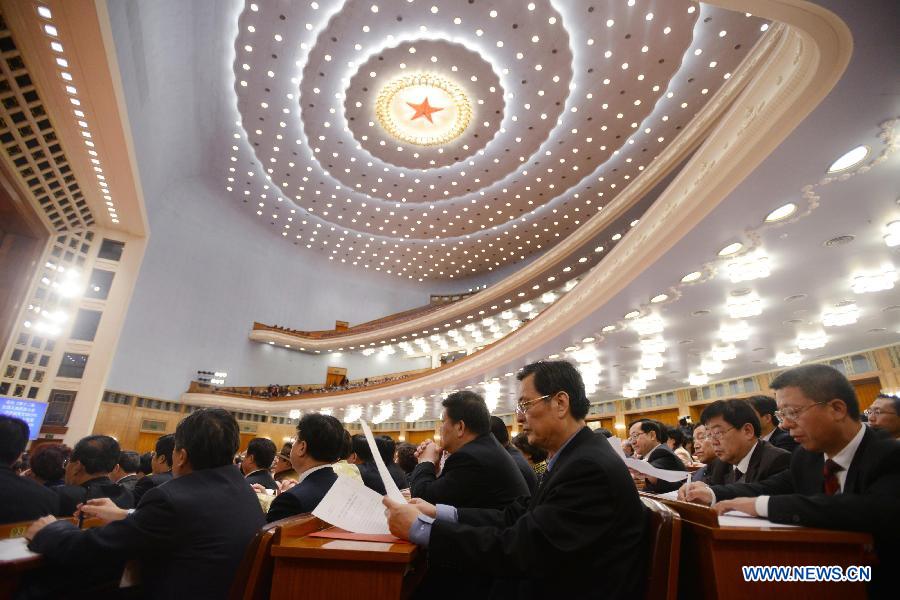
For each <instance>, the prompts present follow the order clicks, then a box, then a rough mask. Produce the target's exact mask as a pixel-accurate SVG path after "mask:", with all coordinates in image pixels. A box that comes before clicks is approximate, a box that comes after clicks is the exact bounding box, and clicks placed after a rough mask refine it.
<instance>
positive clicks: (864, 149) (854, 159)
mask: <svg viewBox="0 0 900 600" xmlns="http://www.w3.org/2000/svg"><path fill="white" fill-rule="evenodd" d="M868 155H869V147H868V146H857V147H856V148H854V149H852V150H850V151H849V152H846V153H845V154H843V155H842V156H841V157H840V158H838V159H837V160H836V161H834V162H833V163H831V166H830V167H828V173H840V172H841V171H846V170H848V169H852V168H853V167H855V166H857V165H859V164H860V163H862V161H864V160H865V159H866V156H868Z"/></svg>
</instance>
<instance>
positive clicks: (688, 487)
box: [678, 481, 714, 506]
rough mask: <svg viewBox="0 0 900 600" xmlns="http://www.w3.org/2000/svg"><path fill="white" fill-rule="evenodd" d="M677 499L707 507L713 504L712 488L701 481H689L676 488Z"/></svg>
mask: <svg viewBox="0 0 900 600" xmlns="http://www.w3.org/2000/svg"><path fill="white" fill-rule="evenodd" d="M678 499H679V500H682V501H684V502H695V503H697V504H705V505H706V506H709V505H710V504H712V502H713V499H714V495H713V491H712V488H710V487H709V486H708V485H706V484H705V483H703V482H702V481H689V482H687V483H685V484H684V485H683V486H681V487H680V488H678Z"/></svg>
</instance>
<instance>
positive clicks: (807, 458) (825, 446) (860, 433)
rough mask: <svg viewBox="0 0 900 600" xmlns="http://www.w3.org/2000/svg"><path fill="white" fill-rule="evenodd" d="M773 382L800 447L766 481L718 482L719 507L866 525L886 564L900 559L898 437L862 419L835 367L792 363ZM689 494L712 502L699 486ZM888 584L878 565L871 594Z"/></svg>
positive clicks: (842, 526) (810, 522)
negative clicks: (784, 467) (793, 365)
mask: <svg viewBox="0 0 900 600" xmlns="http://www.w3.org/2000/svg"><path fill="white" fill-rule="evenodd" d="M770 387H771V388H772V389H773V390H775V401H776V402H777V403H778V409H779V410H778V412H777V413H776V416H777V417H778V419H779V420H780V421H781V426H782V427H783V428H784V429H787V430H788V431H789V432H790V434H791V436H792V437H793V438H794V439H795V440H797V442H799V443H800V446H801V448H798V449H797V450H796V451H795V452H794V454H793V459H792V461H791V467H790V468H789V469H787V470H786V471H782V472H781V473H779V474H777V475H775V476H773V477H770V478H768V479H766V480H764V481H760V482H757V483H734V484H731V485H717V486H713V487H712V488H711V489H712V492H713V494H714V495H715V500H716V504H715V505H714V508H715V509H716V510H717V511H718V512H719V513H720V514H721V513H723V512H726V511H729V510H739V511H743V512H745V513H748V514H750V515H753V516H757V515H758V516H762V517H766V518H768V519H769V520H771V521H773V522H776V523H789V524H793V525H803V526H806V527H819V528H823V529H839V530H849V531H867V532H869V533H872V534H873V535H874V537H875V550H876V552H877V554H878V555H879V559H880V564H881V565H884V566H886V567H887V566H890V565H897V564H900V543H898V540H900V442H898V441H897V440H892V439H887V438H886V436H884V435H881V434H879V433H878V432H877V431H875V430H872V429H870V428H867V427H864V426H863V425H862V423H860V420H859V416H860V415H859V403H858V401H857V399H856V393H855V392H854V391H853V386H852V385H851V384H850V382H849V381H848V380H847V378H846V377H844V376H843V375H842V374H841V373H840V371H838V370H836V369H834V368H832V367H829V366H826V365H816V364H813V365H804V366H801V367H796V368H794V369H789V370H787V371H785V372H784V373H782V374H781V375H779V376H778V377H776V378H775V379H774V380H773V381H772V383H771V384H770ZM693 485H696V484H693ZM684 496H685V498H686V499H687V500H689V501H700V502H703V501H704V500H708V498H707V497H706V495H705V493H702V492H701V493H697V494H696V495H695V494H694V493H693V490H687V491H686V493H685V494H684ZM889 582H890V578H889V576H888V574H887V573H884V572H883V571H882V572H880V573H879V571H878V570H877V568H876V569H875V570H873V575H872V587H871V588H870V594H871V595H872V597H879V596H880V595H885V596H886V595H887V593H888V587H887V586H888V584H889ZM894 591H896V590H894Z"/></svg>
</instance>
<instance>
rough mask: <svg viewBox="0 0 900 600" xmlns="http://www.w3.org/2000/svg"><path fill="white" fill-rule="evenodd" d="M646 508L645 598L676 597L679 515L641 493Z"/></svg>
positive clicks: (679, 552)
mask: <svg viewBox="0 0 900 600" xmlns="http://www.w3.org/2000/svg"><path fill="white" fill-rule="evenodd" d="M641 502H643V503H644V506H645V507H646V509H647V533H646V535H647V541H648V544H647V548H648V556H647V561H646V564H647V566H648V569H649V572H648V575H647V581H646V587H645V590H644V598H646V599H647V600H675V599H676V598H677V597H678V561H679V558H680V556H681V517H680V516H679V515H678V513H677V512H675V511H674V510H672V509H671V508H669V507H668V506H666V505H665V504H663V503H662V502H660V501H659V500H656V499H654V498H650V497H648V496H644V495H642V496H641Z"/></svg>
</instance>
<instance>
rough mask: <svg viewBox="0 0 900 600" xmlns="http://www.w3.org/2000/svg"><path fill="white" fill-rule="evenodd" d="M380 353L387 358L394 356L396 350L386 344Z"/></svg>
mask: <svg viewBox="0 0 900 600" xmlns="http://www.w3.org/2000/svg"><path fill="white" fill-rule="evenodd" d="M381 353H382V354H385V355H387V356H391V355H392V354H396V353H397V350H396V349H395V348H394V347H393V346H391V345H390V344H388V345H387V346H385V347H383V348H382V349H381Z"/></svg>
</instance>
